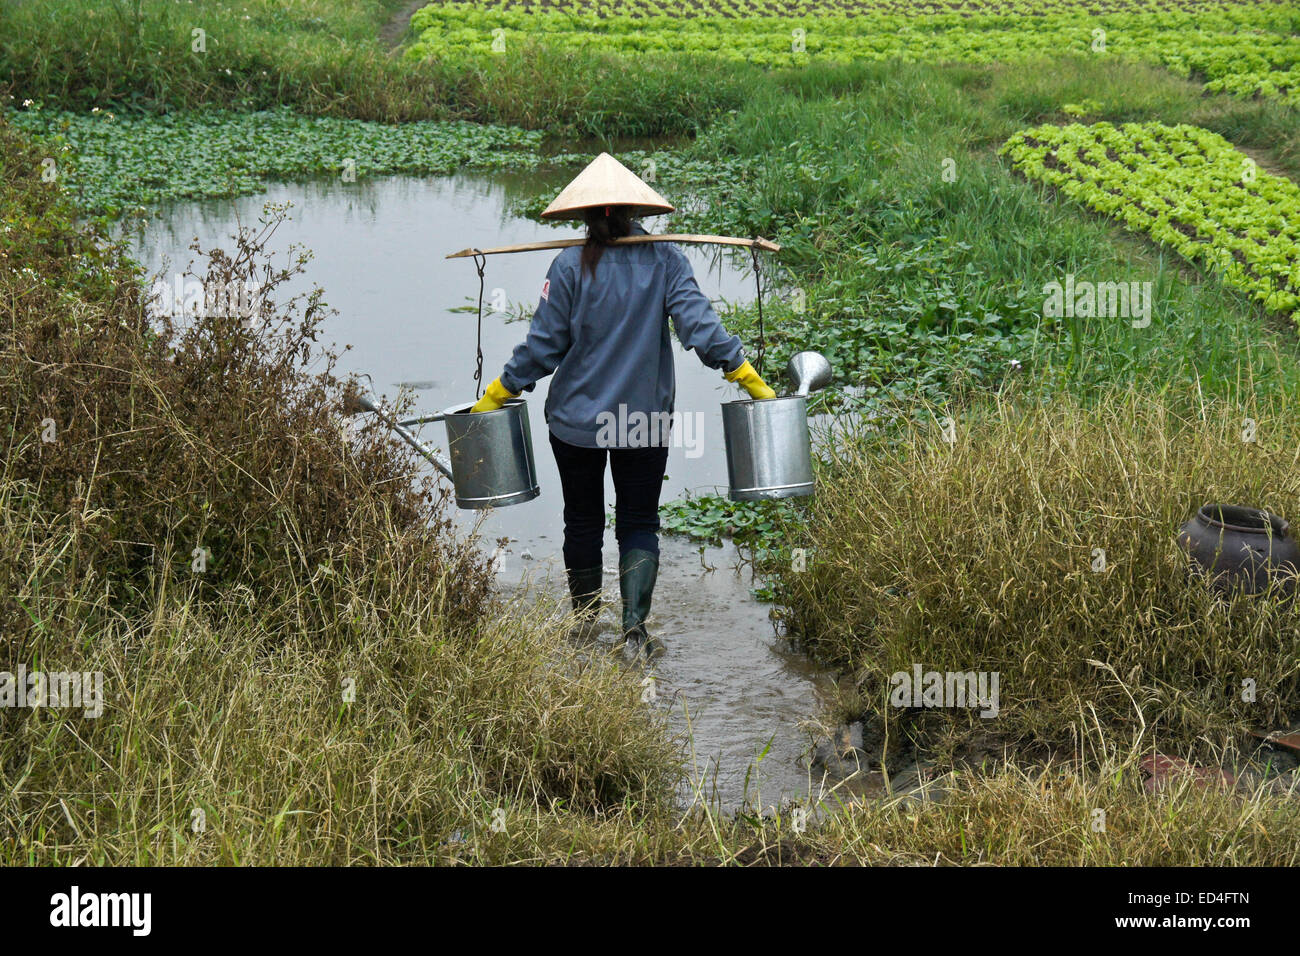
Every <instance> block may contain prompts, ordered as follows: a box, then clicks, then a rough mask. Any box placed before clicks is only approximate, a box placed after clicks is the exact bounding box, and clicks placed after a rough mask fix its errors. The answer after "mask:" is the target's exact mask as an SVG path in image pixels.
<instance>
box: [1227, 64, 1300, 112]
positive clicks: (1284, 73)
mask: <svg viewBox="0 0 1300 956" xmlns="http://www.w3.org/2000/svg"><path fill="white" fill-rule="evenodd" d="M1205 88H1206V89H1207V90H1209V91H1210V92H1211V93H1231V94H1232V95H1233V96H1239V97H1242V98H1243V99H1251V98H1253V97H1256V96H1262V97H1279V98H1281V99H1284V100H1286V101H1287V102H1288V103H1291V104H1293V105H1296V106H1300V67H1294V68H1292V69H1290V70H1273V71H1270V72H1265V73H1229V74H1227V75H1225V76H1222V77H1220V78H1219V79H1217V80H1211V81H1210V82H1209V83H1207V84H1205Z"/></svg>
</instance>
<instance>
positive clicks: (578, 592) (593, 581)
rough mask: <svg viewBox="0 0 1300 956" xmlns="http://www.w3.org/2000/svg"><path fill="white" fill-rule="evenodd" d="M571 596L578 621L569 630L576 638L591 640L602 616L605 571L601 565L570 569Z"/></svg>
mask: <svg viewBox="0 0 1300 956" xmlns="http://www.w3.org/2000/svg"><path fill="white" fill-rule="evenodd" d="M567 574H568V577H569V597H570V598H571V599H572V601H573V613H574V614H575V615H577V617H578V623H577V624H576V625H575V626H574V627H573V629H572V630H571V631H570V632H569V636H570V637H572V638H574V639H575V640H590V639H591V638H593V637H595V636H596V623H597V619H598V618H599V617H600V589H601V584H602V581H603V576H604V571H603V570H602V569H601V567H600V565H596V567H594V568H583V569H582V570H580V571H568V572H567Z"/></svg>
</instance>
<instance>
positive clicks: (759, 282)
mask: <svg viewBox="0 0 1300 956" xmlns="http://www.w3.org/2000/svg"><path fill="white" fill-rule="evenodd" d="M749 253H750V255H751V256H752V257H753V259H754V290H755V292H756V293H757V295H756V296H755V299H756V301H757V302H758V377H759V378H762V377H763V353H764V352H765V351H766V350H767V341H766V339H765V338H764V335H763V279H762V274H761V273H762V264H761V261H760V260H759V257H758V246H757V245H753V246H750V247H749Z"/></svg>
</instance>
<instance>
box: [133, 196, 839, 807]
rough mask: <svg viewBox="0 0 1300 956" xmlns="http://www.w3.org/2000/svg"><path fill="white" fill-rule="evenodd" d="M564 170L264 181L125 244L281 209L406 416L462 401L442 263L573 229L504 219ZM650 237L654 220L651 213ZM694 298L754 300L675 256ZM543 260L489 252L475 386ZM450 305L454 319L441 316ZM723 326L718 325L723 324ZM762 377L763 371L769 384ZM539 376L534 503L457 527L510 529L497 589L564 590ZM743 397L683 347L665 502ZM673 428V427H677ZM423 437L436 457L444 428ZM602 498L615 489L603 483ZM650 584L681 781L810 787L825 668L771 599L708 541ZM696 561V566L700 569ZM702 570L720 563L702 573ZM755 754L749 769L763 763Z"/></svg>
mask: <svg viewBox="0 0 1300 956" xmlns="http://www.w3.org/2000/svg"><path fill="white" fill-rule="evenodd" d="M569 176H570V173H568V172H562V173H560V174H558V178H557V176H556V175H551V174H540V175H539V174H537V173H528V174H508V173H490V174H483V173H473V174H469V173H466V174H458V175H455V176H449V177H431V178H416V177H388V178H383V179H375V180H368V181H365V182H360V183H352V184H343V183H335V182H314V183H297V184H279V185H272V186H271V187H270V188H269V189H268V190H267V192H266V193H264V194H262V195H259V196H249V197H242V198H238V199H233V200H231V199H224V200H204V201H200V202H186V203H177V204H174V205H172V206H170V207H167V208H165V209H164V210H163V211H162V213H161V214H160V216H159V217H158V218H156V219H154V220H152V221H151V222H149V223H148V224H146V225H145V226H144V227H143V228H142V229H140V230H139V231H137V232H135V233H134V234H133V237H132V244H133V252H134V254H135V256H136V257H137V258H138V259H139V260H140V261H141V262H142V263H143V264H144V265H145V266H146V268H148V269H149V270H151V271H157V270H159V269H161V268H162V265H163V262H164V257H169V258H170V265H169V268H168V270H167V275H168V276H172V275H174V274H175V273H177V272H183V271H185V268H186V266H187V264H188V263H189V261H190V260H191V258H192V253H190V252H188V246H189V244H190V242H191V241H192V239H193V238H194V237H195V236H197V237H198V238H199V241H200V243H201V245H202V247H203V248H208V247H210V246H212V245H218V246H224V245H228V243H227V242H226V239H227V237H228V236H229V235H230V234H231V233H232V232H233V231H234V230H235V228H236V222H237V221H240V222H243V223H245V224H246V225H247V224H255V223H256V222H257V220H258V217H259V215H260V214H261V209H262V206H263V204H264V203H266V202H285V201H287V202H291V203H293V209H292V211H291V213H290V215H291V220H290V221H289V222H287V223H285V224H284V225H282V226H281V227H280V230H279V231H278V232H277V234H276V236H275V240H274V241H273V243H272V248H273V249H274V250H276V251H277V252H279V251H283V250H285V249H287V248H288V246H289V244H290V243H299V244H301V245H303V246H305V247H307V248H309V249H311V250H312V252H313V253H314V260H313V261H312V263H311V264H310V265H309V266H308V273H307V277H306V278H307V280H308V281H307V283H305V284H304V285H302V286H300V288H306V287H308V286H310V285H311V284H312V283H317V284H320V285H321V286H323V287H324V288H325V296H326V300H327V301H328V304H329V305H330V307H332V308H334V309H336V310H338V315H336V316H333V317H331V318H330V319H328V320H327V321H326V323H325V325H324V328H323V331H324V334H325V337H326V338H328V339H332V340H333V341H334V342H335V344H336V345H338V346H340V347H342V346H343V345H348V346H351V348H350V349H349V350H348V351H346V352H344V353H343V354H342V356H341V358H340V362H339V371H340V372H341V373H343V374H346V373H348V372H363V373H368V374H369V375H370V376H371V377H372V380H373V382H374V385H375V390H376V391H377V392H379V393H381V394H386V395H388V396H390V397H391V396H393V395H394V394H395V393H396V392H397V391H398V390H399V388H408V389H413V390H415V392H416V396H417V400H418V408H417V410H416V412H415V414H419V413H426V414H427V413H433V412H437V411H440V410H442V409H445V408H448V407H450V406H452V405H454V404H457V403H463V402H467V401H470V400H472V398H473V396H474V381H473V372H474V356H475V313H474V311H463V309H464V307H465V306H467V305H469V306H471V307H472V306H474V305H475V304H476V303H477V298H478V276H477V274H476V272H475V268H474V264H473V261H472V260H471V259H452V260H448V259H445V258H444V256H445V255H446V254H447V253H449V252H453V251H457V250H460V249H463V248H466V247H469V246H478V247H484V248H486V247H490V246H496V245H508V244H512V243H522V242H529V241H534V240H546V239H559V238H565V237H568V236H572V235H577V234H578V231H577V229H575V227H574V226H573V225H571V224H570V225H566V226H563V227H560V228H556V227H551V226H546V225H542V224H540V223H536V222H532V221H530V220H527V219H521V218H517V217H515V216H513V215H512V214H511V212H510V206H511V203H512V202H513V201H517V200H519V199H521V198H526V197H529V196H532V195H534V194H535V193H537V192H540V191H543V190H547V189H550V190H552V191H553V190H554V189H555V188H557V187H558V186H559V185H562V184H563V183H564V182H566V181H567V179H568V178H569ZM649 225H650V228H651V230H652V231H655V230H656V229H659V228H662V227H661V226H658V225H657V224H656V223H655V221H654V220H653V219H652V220H650V221H649ZM683 251H685V252H686V254H687V255H688V256H689V257H690V259H691V262H692V264H693V265H694V267H695V272H696V278H697V279H698V281H699V284H700V287H701V289H702V290H703V291H704V292H705V294H706V295H708V296H709V297H710V298H711V299H713V300H714V302H715V306H717V307H718V308H719V311H723V308H722V307H723V304H724V303H726V302H739V301H744V300H746V299H747V298H748V297H750V296H752V294H753V277H752V275H751V274H750V273H749V272H748V256H747V255H741V256H735V255H728V254H725V253H718V252H717V251H715V250H712V249H709V248H707V247H691V246H685V247H683ZM554 255H555V253H554V252H531V253H522V254H517V255H497V256H491V257H489V258H488V261H487V269H486V276H485V289H484V302H485V311H486V309H487V308H488V307H489V306H490V305H493V304H495V305H498V306H503V307H504V314H503V313H502V312H498V313H495V314H492V315H485V317H484V322H483V355H484V378H485V379H486V380H487V381H490V380H491V379H492V378H494V377H495V376H496V375H498V374H499V373H500V370H501V367H502V366H503V365H504V363H505V361H506V360H507V359H508V358H509V356H510V354H511V351H512V350H513V348H514V346H515V345H516V344H517V343H518V342H519V341H520V340H521V339H522V338H523V336H524V334H525V333H526V331H527V325H526V323H525V322H523V321H509V320H508V319H509V317H510V315H511V314H520V313H522V314H524V315H526V316H530V315H531V313H532V309H533V308H534V307H535V305H536V302H537V297H538V293H539V290H540V288H541V284H542V280H543V279H544V278H545V275H546V270H547V267H548V266H549V265H550V262H551V259H552V258H553V256H554ZM453 310H456V311H453ZM724 318H725V315H724ZM769 377H770V376H769ZM548 385H549V379H544V380H543V381H542V382H540V383H538V385H537V388H536V390H535V391H534V392H532V393H526V394H525V398H526V399H527V401H528V405H529V413H530V424H531V427H532V432H533V445H534V453H535V457H536V459H537V466H538V477H539V483H540V485H541V489H542V494H541V497H540V498H538V499H536V500H534V501H532V502H529V503H527V504H523V505H516V506H514V507H510V508H503V509H500V510H499V511H495V512H491V513H488V514H487V515H482V514H479V513H475V512H467V511H460V512H457V521H458V523H459V524H460V526H461V527H462V528H463V529H464V530H466V531H469V530H471V529H474V528H475V527H477V530H478V532H479V533H480V534H481V535H482V540H483V542H484V547H485V548H491V547H493V544H494V542H495V539H497V538H500V537H507V538H509V539H510V544H509V546H508V549H507V550H506V552H505V553H504V554H503V555H502V559H503V560H502V562H501V566H500V571H499V573H498V578H499V580H500V582H501V583H502V585H504V586H507V587H524V586H526V587H529V588H541V589H544V590H545V591H547V592H548V593H551V594H560V593H562V592H563V591H564V587H565V585H564V573H563V562H562V560H561V558H560V546H561V542H562V538H563V524H562V521H561V510H562V505H563V502H562V499H561V497H560V484H559V478H558V475H557V473H556V469H555V462H554V459H553V458H552V456H551V451H550V448H549V446H548V442H547V437H546V436H547V429H546V423H545V421H544V420H543V416H542V409H543V406H544V404H545V400H546V390H547V387H548ZM736 397H739V393H738V392H736V390H735V388H734V386H730V385H727V384H726V383H724V382H723V381H722V376H721V374H720V373H718V372H716V371H714V370H712V369H708V368H705V367H704V366H703V364H701V362H700V361H699V359H698V358H697V357H696V356H695V355H694V354H692V353H684V352H682V351H681V349H680V347H678V348H677V409H678V410H679V411H681V412H683V413H685V414H687V415H690V416H692V421H693V422H694V423H695V425H696V427H695V432H694V434H693V435H692V436H691V438H692V439H693V440H692V441H691V442H689V443H688V442H685V441H683V442H681V446H680V447H674V448H673V449H671V451H670V454H669V459H668V480H667V481H666V482H665V487H664V498H663V500H665V501H667V500H670V499H672V498H674V497H678V496H680V495H682V494H683V493H686V492H691V493H696V494H699V493H711V492H721V493H725V490H726V457H725V451H724V448H723V442H722V414H721V409H720V403H721V402H723V401H727V400H731V399H732V398H736ZM682 432H683V435H684V433H685V429H683V430H682ZM421 434H422V437H423V438H424V439H425V440H426V441H427V442H429V443H430V444H432V445H434V446H435V447H442V445H443V442H444V439H445V436H444V434H443V432H442V426H441V425H429V426H426V427H425V428H424V429H423V431H422V432H421ZM606 486H607V487H606V503H607V506H609V507H610V508H611V509H612V503H613V500H614V492H613V483H612V480H611V479H610V478H609V476H608V473H607V475H606ZM662 548H663V555H662V561H661V570H660V578H659V584H658V587H657V588H656V591H655V598H654V609H653V613H652V617H651V624H652V626H653V627H655V628H656V630H657V633H659V634H662V635H663V638H664V640H665V643H666V644H667V646H668V652H667V654H666V655H665V656H664V657H663V658H662V659H660V660H659V661H657V662H656V663H655V665H654V667H653V671H654V675H655V679H656V694H657V698H658V704H659V706H663V707H666V708H669V711H670V713H671V714H672V719H673V721H674V726H675V727H676V728H677V729H679V730H682V731H685V730H686V727H687V724H686V714H687V713H689V720H690V731H691V734H692V739H693V742H694V747H693V749H694V753H695V757H696V760H695V768H694V770H693V775H694V776H695V777H696V778H697V779H699V780H704V781H705V792H706V795H712V794H714V793H715V792H716V797H717V799H718V800H719V802H720V804H721V806H722V807H723V808H724V809H731V808H735V807H738V806H740V805H742V804H743V803H744V802H745V798H746V787H747V775H748V797H749V800H750V802H751V803H754V802H758V801H761V804H760V805H761V806H764V807H768V806H772V805H776V804H779V803H781V802H782V801H784V800H788V799H799V800H801V799H807V797H808V795H809V793H810V784H811V792H812V793H817V792H818V790H819V787H818V779H819V776H818V775H814V779H813V780H811V781H810V779H809V771H808V769H807V767H806V765H805V763H804V757H805V754H806V751H807V749H808V744H809V736H808V734H807V733H806V732H805V731H804V730H802V729H801V727H800V724H801V722H802V721H804V720H806V719H808V718H809V717H812V716H814V715H816V714H817V713H818V712H819V711H820V709H821V707H820V695H822V694H826V693H829V691H830V689H831V681H830V678H829V676H828V675H827V674H826V673H825V672H823V671H821V670H820V669H818V668H817V667H815V666H814V665H813V664H812V663H811V662H810V661H808V659H807V658H804V657H803V656H802V655H799V654H795V653H792V652H790V651H789V650H788V649H787V647H786V644H785V642H784V641H782V640H780V639H779V638H778V636H777V635H776V633H775V631H774V628H773V625H772V623H771V621H770V620H769V618H768V611H769V607H768V606H767V605H765V604H761V603H759V602H757V601H755V600H754V599H753V597H752V596H751V594H750V591H749V589H750V587H751V585H752V583H753V582H752V581H751V578H750V574H749V572H748V569H744V570H742V571H740V572H737V571H736V570H734V568H735V567H736V566H737V565H738V564H739V562H740V558H739V555H738V554H737V552H736V550H735V549H734V548H733V547H731V546H730V545H728V546H725V547H721V548H708V549H706V550H705V552H704V554H703V555H701V554H700V553H699V548H698V545H694V544H691V543H690V542H686V541H683V540H681V539H674V538H670V537H667V536H665V537H663V539H662ZM617 560H618V554H617V546H616V545H615V542H614V537H613V530H612V529H610V531H609V533H608V534H607V536H606V545H605V565H606V567H607V568H612V567H614V566H615V565H616V564H617ZM702 562H703V563H702ZM704 565H708V566H710V567H712V568H714V569H715V570H711V571H710V570H706V569H705V567H704ZM605 591H606V598H607V599H608V600H612V601H613V602H617V599H618V585H617V580H616V579H615V577H614V576H613V575H609V574H607V575H606V579H605ZM760 756H761V759H760Z"/></svg>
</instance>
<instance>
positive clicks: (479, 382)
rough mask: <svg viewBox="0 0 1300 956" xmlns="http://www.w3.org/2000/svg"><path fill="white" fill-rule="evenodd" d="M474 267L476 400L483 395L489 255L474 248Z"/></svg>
mask: <svg viewBox="0 0 1300 956" xmlns="http://www.w3.org/2000/svg"><path fill="white" fill-rule="evenodd" d="M474 268H475V269H477V270H478V341H477V345H476V346H475V362H476V363H477V364H476V365H475V367H474V401H476V402H477V401H478V400H479V399H480V398H482V397H483V270H484V269H486V268H487V256H486V255H484V254H483V253H481V252H479V251H478V250H477V249H475V250H474Z"/></svg>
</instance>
